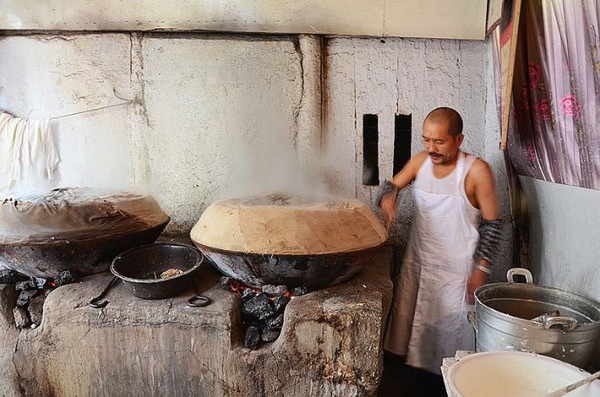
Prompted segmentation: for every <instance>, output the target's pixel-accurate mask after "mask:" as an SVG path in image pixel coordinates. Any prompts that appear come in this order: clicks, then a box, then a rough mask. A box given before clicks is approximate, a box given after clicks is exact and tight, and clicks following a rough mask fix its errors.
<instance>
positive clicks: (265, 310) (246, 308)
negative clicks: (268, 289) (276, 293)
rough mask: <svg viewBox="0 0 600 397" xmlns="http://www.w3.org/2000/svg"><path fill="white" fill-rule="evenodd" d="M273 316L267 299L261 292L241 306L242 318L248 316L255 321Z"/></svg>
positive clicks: (273, 312)
mask: <svg viewBox="0 0 600 397" xmlns="http://www.w3.org/2000/svg"><path fill="white" fill-rule="evenodd" d="M273 314H275V311H274V310H273V307H272V306H271V304H270V302H269V298H268V297H267V295H266V294H263V293H262V292H259V293H257V294H256V295H255V296H254V297H252V298H250V299H248V300H247V301H246V302H243V304H242V316H249V317H252V318H255V319H257V320H265V319H267V318H269V317H271V316H272V315H273Z"/></svg>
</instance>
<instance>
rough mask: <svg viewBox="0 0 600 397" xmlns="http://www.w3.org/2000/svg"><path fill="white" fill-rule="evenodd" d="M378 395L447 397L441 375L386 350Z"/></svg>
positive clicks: (385, 396)
mask: <svg viewBox="0 0 600 397" xmlns="http://www.w3.org/2000/svg"><path fill="white" fill-rule="evenodd" d="M377 396H378V397H438V396H439V397H445V396H447V394H446V389H445V387H444V380H443V379H442V377H441V375H436V374H432V373H430V372H427V371H423V370H420V369H417V368H413V367H410V366H408V365H406V364H405V363H404V359H403V358H402V357H399V356H396V355H394V354H391V353H388V352H385V353H384V366H383V375H382V378H381V384H380V385H379V389H378V392H377Z"/></svg>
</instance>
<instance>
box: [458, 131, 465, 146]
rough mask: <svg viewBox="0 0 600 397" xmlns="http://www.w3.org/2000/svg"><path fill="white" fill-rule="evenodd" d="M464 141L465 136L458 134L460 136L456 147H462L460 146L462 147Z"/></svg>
mask: <svg viewBox="0 0 600 397" xmlns="http://www.w3.org/2000/svg"><path fill="white" fill-rule="evenodd" d="M464 140H465V136H464V134H458V136H457V137H456V147H460V145H462V143H463V141H464Z"/></svg>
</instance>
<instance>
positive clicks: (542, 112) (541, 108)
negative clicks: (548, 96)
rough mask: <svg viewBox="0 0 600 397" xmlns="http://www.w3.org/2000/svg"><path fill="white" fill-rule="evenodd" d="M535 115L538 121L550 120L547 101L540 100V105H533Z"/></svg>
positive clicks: (550, 114)
mask: <svg viewBox="0 0 600 397" xmlns="http://www.w3.org/2000/svg"><path fill="white" fill-rule="evenodd" d="M535 115H536V116H537V118H538V119H540V120H544V121H549V120H552V113H551V111H550V104H549V103H548V101H547V100H545V99H542V100H541V101H540V103H538V104H537V105H535Z"/></svg>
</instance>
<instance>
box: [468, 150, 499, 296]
mask: <svg viewBox="0 0 600 397" xmlns="http://www.w3.org/2000/svg"><path fill="white" fill-rule="evenodd" d="M466 185H467V186H466V190H467V195H468V196H469V199H470V200H471V203H472V204H473V205H474V206H475V207H476V208H478V209H479V213H480V215H481V219H482V223H483V224H484V226H485V227H486V228H488V229H487V230H490V229H489V228H494V227H499V225H500V223H499V218H500V215H499V212H498V201H497V199H496V189H495V187H494V177H493V175H492V171H491V169H490V167H489V165H488V164H487V163H486V162H485V161H483V160H481V159H478V160H477V161H475V163H474V164H473V167H472V168H471V170H470V172H469V174H468V176H467V181H466ZM480 229H481V228H480ZM487 230H486V233H489V232H488V231H487ZM492 232H494V231H493V230H492ZM479 238H480V244H481V242H482V239H486V238H488V236H484V235H482V233H480V236H479ZM480 250H481V247H479V249H478V254H480V255H478V258H476V263H475V268H474V269H473V272H472V273H471V276H470V277H469V280H468V291H467V296H468V298H469V302H470V303H474V297H473V293H474V292H475V290H476V289H477V288H478V287H480V286H482V285H483V284H485V282H486V278H487V274H488V273H490V272H491V270H490V269H489V268H490V266H491V263H489V258H487V256H486V255H481V253H480V252H479V251H480ZM486 269H487V270H486Z"/></svg>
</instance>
